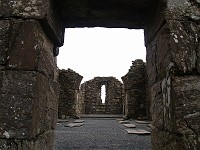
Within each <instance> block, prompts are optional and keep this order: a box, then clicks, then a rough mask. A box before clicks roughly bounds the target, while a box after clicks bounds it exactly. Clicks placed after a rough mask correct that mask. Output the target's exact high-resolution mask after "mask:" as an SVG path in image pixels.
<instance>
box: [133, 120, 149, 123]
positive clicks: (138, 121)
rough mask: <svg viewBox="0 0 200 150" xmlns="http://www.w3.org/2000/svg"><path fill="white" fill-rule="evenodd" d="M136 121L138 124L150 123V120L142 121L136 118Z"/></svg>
mask: <svg viewBox="0 0 200 150" xmlns="http://www.w3.org/2000/svg"><path fill="white" fill-rule="evenodd" d="M135 122H136V123H138V124H149V122H146V121H140V120H135Z"/></svg>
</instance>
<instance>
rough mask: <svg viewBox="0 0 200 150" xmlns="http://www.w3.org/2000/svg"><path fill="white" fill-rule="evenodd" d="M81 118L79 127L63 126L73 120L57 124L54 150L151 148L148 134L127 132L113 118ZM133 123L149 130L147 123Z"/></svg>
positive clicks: (138, 149)
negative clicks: (82, 123) (81, 124)
mask: <svg viewBox="0 0 200 150" xmlns="http://www.w3.org/2000/svg"><path fill="white" fill-rule="evenodd" d="M81 120H82V119H81ZM83 120H84V125H83V126H81V127H65V125H67V124H68V123H70V122H72V121H73V120H69V122H68V123H61V124H60V125H57V127H56V141H55V150H76V149H79V150H151V137H150V135H133V134H128V133H127V132H126V131H125V127H124V126H123V125H122V124H119V122H118V121H117V120H116V119H114V118H84V119H83ZM132 122H133V121H132ZM133 123H134V124H135V125H136V126H137V128H140V129H146V130H150V129H149V127H147V125H141V124H137V123H135V122H133Z"/></svg>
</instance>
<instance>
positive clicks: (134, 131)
mask: <svg viewBox="0 0 200 150" xmlns="http://www.w3.org/2000/svg"><path fill="white" fill-rule="evenodd" d="M125 130H126V131H127V132H128V134H138V135H147V134H151V132H149V131H147V130H143V129H125Z"/></svg>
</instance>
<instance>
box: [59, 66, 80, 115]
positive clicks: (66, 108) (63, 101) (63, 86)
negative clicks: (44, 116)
mask: <svg viewBox="0 0 200 150" xmlns="http://www.w3.org/2000/svg"><path fill="white" fill-rule="evenodd" d="M82 79H83V77H82V76H81V75H79V74H78V73H76V72H75V71H73V70H71V69H68V70H60V71H59V84H60V96H59V102H58V118H66V117H72V118H76V117H78V116H79V114H80V110H79V102H78V100H79V87H80V83H81V80H82Z"/></svg>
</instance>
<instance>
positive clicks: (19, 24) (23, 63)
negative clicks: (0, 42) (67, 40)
mask: <svg viewBox="0 0 200 150" xmlns="http://www.w3.org/2000/svg"><path fill="white" fill-rule="evenodd" d="M12 25H13V28H12V34H11V36H12V38H11V42H10V47H9V49H8V52H7V58H8V60H7V69H14V70H27V71H32V70H34V71H39V72H42V73H44V74H46V75H47V76H48V77H50V78H52V79H54V77H55V75H54V74H55V71H56V69H57V67H56V59H55V58H54V56H53V44H52V43H51V42H50V41H49V40H48V38H47V37H46V35H45V33H44V32H43V31H42V30H41V27H40V24H39V23H38V22H37V21H32V20H28V21H23V20H13V22H12Z"/></svg>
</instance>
